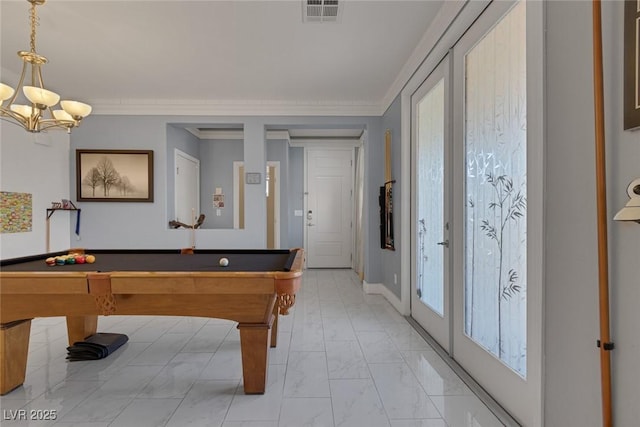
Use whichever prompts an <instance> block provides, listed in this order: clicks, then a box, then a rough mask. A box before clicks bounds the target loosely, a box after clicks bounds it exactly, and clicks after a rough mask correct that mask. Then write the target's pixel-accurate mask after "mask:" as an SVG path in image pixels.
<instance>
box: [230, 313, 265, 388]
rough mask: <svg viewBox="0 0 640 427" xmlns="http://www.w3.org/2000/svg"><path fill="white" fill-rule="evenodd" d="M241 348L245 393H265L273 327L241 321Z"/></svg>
mask: <svg viewBox="0 0 640 427" xmlns="http://www.w3.org/2000/svg"><path fill="white" fill-rule="evenodd" d="M238 329H239V330H240V349H241V351H242V376H243V378H244V392H245V394H263V393H264V391H265V388H266V386H267V369H268V368H269V343H270V335H271V328H270V325H268V324H248V323H244V324H243V323H240V324H239V325H238Z"/></svg>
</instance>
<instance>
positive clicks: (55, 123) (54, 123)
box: [40, 119, 77, 133]
mask: <svg viewBox="0 0 640 427" xmlns="http://www.w3.org/2000/svg"><path fill="white" fill-rule="evenodd" d="M76 126H77V124H76V123H75V122H72V121H68V120H56V119H44V120H40V130H41V131H45V130H47V129H52V128H59V129H64V130H66V131H67V133H71V129H72V128H74V127H76Z"/></svg>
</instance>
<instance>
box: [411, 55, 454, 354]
mask: <svg viewBox="0 0 640 427" xmlns="http://www.w3.org/2000/svg"><path fill="white" fill-rule="evenodd" d="M449 98H450V90H449V58H448V57H446V58H445V59H444V60H443V61H442V62H441V63H440V65H438V67H436V69H435V70H434V71H433V72H432V73H431V74H430V75H429V77H428V78H427V79H426V80H425V81H424V82H423V83H422V85H421V86H420V87H419V88H418V90H416V92H415V93H414V94H413V96H412V97H411V117H412V129H411V134H412V141H414V143H413V144H412V153H411V158H412V176H413V179H412V189H411V194H415V197H414V198H413V199H412V206H411V212H412V219H411V225H412V233H411V235H412V236H413V239H412V245H411V246H412V250H411V257H412V262H411V265H412V277H413V280H412V281H411V284H412V289H411V315H412V317H413V318H414V319H416V320H417V321H418V322H419V323H420V324H421V325H422V326H423V327H424V328H425V329H426V330H427V331H428V332H429V334H430V335H431V336H432V337H433V338H434V339H435V340H436V341H438V343H439V344H440V345H441V346H442V347H443V348H444V349H445V350H446V351H449V342H450V337H449V334H450V327H449V325H450V323H451V321H450V319H451V318H450V310H449V303H450V297H449V296H450V285H449V283H450V275H449V271H450V269H449V246H450V245H449V240H450V236H449V228H450V220H449V216H450V209H449V204H450V194H451V191H450V188H451V168H450V166H449V158H450V155H449V152H450V151H451V141H450V138H451V135H450V131H449V127H450V126H449V125H450V118H449V116H450V114H449V105H450V103H449Z"/></svg>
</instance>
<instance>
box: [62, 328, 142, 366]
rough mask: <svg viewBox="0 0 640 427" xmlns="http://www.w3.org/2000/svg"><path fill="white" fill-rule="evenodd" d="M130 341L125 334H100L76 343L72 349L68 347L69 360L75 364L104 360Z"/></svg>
mask: <svg viewBox="0 0 640 427" xmlns="http://www.w3.org/2000/svg"><path fill="white" fill-rule="evenodd" d="M128 340H129V337H128V336H126V335H124V334H114V333H108V332H99V333H97V334H95V335H91V336H90V337H89V338H87V339H86V340H84V341H78V342H75V343H73V345H72V346H71V347H67V353H68V354H67V360H69V361H70V362H75V361H79V360H98V359H104V358H105V357H107V356H108V355H110V354H111V353H113V352H114V351H116V350H117V349H118V348H120V347H121V346H122V345H123V344H124V343H126V342H127V341H128Z"/></svg>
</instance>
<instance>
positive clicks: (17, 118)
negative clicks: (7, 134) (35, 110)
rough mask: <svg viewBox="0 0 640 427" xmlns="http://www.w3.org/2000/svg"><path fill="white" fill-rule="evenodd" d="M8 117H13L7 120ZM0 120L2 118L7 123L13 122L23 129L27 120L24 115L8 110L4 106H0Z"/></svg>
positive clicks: (26, 124)
mask: <svg viewBox="0 0 640 427" xmlns="http://www.w3.org/2000/svg"><path fill="white" fill-rule="evenodd" d="M8 118H11V119H13V121H11V120H9V119H8ZM0 120H4V121H6V122H7V123H13V124H15V125H19V126H22V127H23V128H25V129H26V128H27V126H28V121H27V119H26V118H25V117H24V116H22V115H20V114H18V113H16V112H15V111H13V110H9V109H8V108H4V107H2V108H0ZM16 122H17V123H16Z"/></svg>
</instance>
